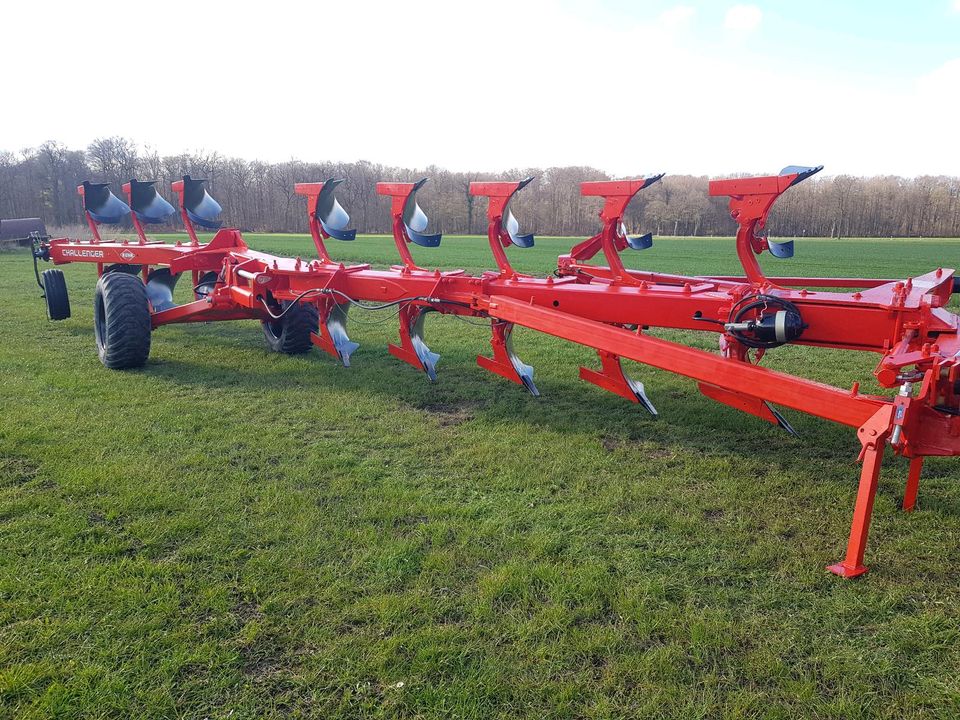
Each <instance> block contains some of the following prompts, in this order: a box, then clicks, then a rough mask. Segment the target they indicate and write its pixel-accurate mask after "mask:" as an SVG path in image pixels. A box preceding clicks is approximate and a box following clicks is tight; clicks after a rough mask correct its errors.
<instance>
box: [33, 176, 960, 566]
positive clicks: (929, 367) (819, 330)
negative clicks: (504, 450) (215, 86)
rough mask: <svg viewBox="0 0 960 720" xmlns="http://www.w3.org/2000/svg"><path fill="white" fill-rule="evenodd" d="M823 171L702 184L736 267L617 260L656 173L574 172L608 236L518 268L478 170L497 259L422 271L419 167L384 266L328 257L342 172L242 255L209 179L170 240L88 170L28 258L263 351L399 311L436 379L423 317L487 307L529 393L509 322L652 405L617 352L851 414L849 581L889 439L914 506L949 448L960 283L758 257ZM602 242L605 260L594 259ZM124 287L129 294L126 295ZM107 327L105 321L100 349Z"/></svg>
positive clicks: (315, 340) (727, 390)
mask: <svg viewBox="0 0 960 720" xmlns="http://www.w3.org/2000/svg"><path fill="white" fill-rule="evenodd" d="M819 169H820V168H797V167H790V168H786V169H785V170H784V171H783V172H782V173H781V174H780V175H776V176H770V177H761V178H746V179H736V180H720V181H713V182H711V183H710V192H711V194H712V195H719V196H727V197H729V198H730V211H731V216H732V218H733V219H734V220H735V221H736V223H737V225H738V230H737V239H736V246H737V254H738V256H739V259H740V261H741V263H742V265H743V268H744V277H721V276H716V277H706V276H702V277H687V276H680V275H670V274H665V273H654V272H645V271H639V270H631V269H628V268H626V267H625V266H624V264H623V262H622V260H621V257H620V253H621V252H622V251H624V250H626V249H627V248H633V249H645V248H648V247H650V246H651V245H652V238H651V236H650V235H644V236H640V237H630V236H629V235H628V234H627V232H626V228H625V227H624V224H623V216H624V213H625V210H626V207H627V205H628V204H629V202H630V200H631V199H632V198H633V197H634V196H635V195H636V193H638V192H639V191H641V190H642V189H643V188H645V187H648V186H649V185H651V184H652V183H654V182H656V181H658V180H659V179H660V178H661V177H662V176H659V175H658V176H653V177H650V178H644V179H640V180H629V181H612V182H596V183H594V182H590V183H583V185H582V193H583V194H584V195H590V196H598V197H601V198H602V199H603V209H602V210H601V213H600V219H601V229H600V232H599V233H598V234H597V235H595V236H594V237H592V238H589V239H587V240H585V241H584V242H582V243H580V244H578V245H576V246H575V247H574V248H572V249H571V251H570V253H569V254H567V255H562V256H561V257H560V258H559V261H558V267H557V270H556V272H555V274H554V276H548V277H544V278H540V277H531V276H529V275H525V274H522V273H518V272H517V271H515V270H514V268H513V267H512V265H511V264H510V261H509V259H508V257H507V254H506V253H505V252H504V249H505V248H506V247H508V246H510V245H514V246H517V247H521V248H522V247H530V246H531V245H532V244H533V242H534V239H533V236H532V235H530V234H521V233H520V231H519V223H518V222H517V220H516V219H515V217H514V215H513V213H512V212H511V210H510V208H509V206H510V204H511V201H512V199H513V198H514V196H515V195H516V193H517V192H519V191H520V190H522V188H523V187H524V186H525V185H527V184H528V183H529V182H530V180H531V179H530V178H527V179H525V180H522V181H519V182H480V183H473V184H472V185H471V188H470V191H471V194H473V195H477V196H485V197H487V198H488V199H489V204H488V222H489V225H488V239H489V243H490V247H491V250H492V252H493V255H494V260H495V262H496V266H497V270H496V271H490V272H485V273H482V274H480V275H470V274H468V273H466V272H464V271H463V270H452V271H446V272H441V271H439V270H427V269H424V268H422V267H419V266H418V265H417V264H416V263H415V262H414V260H413V257H412V256H411V254H410V252H409V248H408V245H409V244H410V243H414V244H418V245H421V246H424V247H435V246H437V245H439V243H440V240H441V236H440V235H439V234H430V233H427V232H426V230H427V222H428V221H427V218H426V216H425V215H424V213H423V211H422V210H421V209H420V207H419V206H418V205H417V202H416V193H417V190H418V189H419V188H420V187H421V186H422V185H423V182H424V181H420V182H418V183H380V184H378V186H377V190H378V192H379V193H380V194H382V195H386V196H389V197H390V198H391V209H392V215H393V235H394V240H395V242H396V246H397V250H398V253H399V256H400V264H399V265H396V266H393V267H391V268H390V269H387V270H379V269H373V268H371V267H370V266H369V265H366V264H357V265H345V264H343V263H339V262H336V261H334V260H333V259H331V257H330V255H329V253H328V252H327V249H326V247H325V241H326V240H328V239H329V238H331V237H333V238H335V239H339V240H347V241H349V240H353V239H354V237H355V231H354V230H351V229H349V228H348V225H349V216H348V215H347V213H346V211H344V209H343V208H342V207H341V206H340V204H339V203H338V202H337V200H336V197H335V189H336V186H337V185H338V184H339V183H340V182H342V181H338V180H328V181H327V182H324V183H302V184H298V185H297V186H296V192H297V193H298V194H301V195H304V196H305V197H306V199H307V211H308V218H309V227H310V232H311V235H312V238H313V241H314V244H315V246H316V250H317V256H318V257H317V259H315V260H307V259H303V258H299V257H298V258H282V257H276V256H273V255H270V254H267V253H263V252H258V251H255V250H251V249H250V248H249V247H248V246H247V245H246V243H245V242H244V239H243V237H242V235H241V233H240V232H239V231H238V230H235V229H228V228H220V229H218V230H217V232H216V234H215V236H214V237H213V239H212V240H210V242H207V243H201V242H199V240H198V238H197V235H196V232H195V230H194V225H195V224H199V225H201V226H203V227H205V228H208V229H214V228H218V227H219V222H218V220H217V219H216V218H217V216H218V215H219V212H220V207H219V205H217V203H216V201H214V200H213V199H212V198H211V197H210V196H209V195H208V194H207V193H206V190H205V189H204V188H203V181H200V180H194V179H191V178H190V177H189V176H187V177H184V178H183V180H182V181H177V182H175V183H173V185H172V188H173V190H174V192H175V193H176V194H177V196H178V197H179V200H180V214H181V217H182V219H183V222H184V224H185V225H186V227H187V231H188V236H189V242H186V243H182V242H177V243H175V244H162V243H156V242H152V241H150V240H149V239H148V238H147V236H146V234H145V232H144V229H143V225H144V224H145V223H148V222H158V221H163V220H166V219H167V218H168V217H169V216H171V215H172V214H173V213H174V212H175V210H174V208H173V207H172V206H171V205H170V204H169V203H167V202H166V201H165V200H163V198H161V197H160V196H159V195H157V193H156V191H155V189H154V186H153V184H152V183H138V182H137V181H131V183H129V184H127V185H125V186H124V190H125V191H126V192H127V196H128V198H129V206H128V205H127V204H126V203H123V201H121V200H119V199H118V198H116V197H115V196H113V195H112V194H111V193H110V192H109V189H108V188H106V186H103V185H92V184H90V183H84V185H82V186H80V188H78V190H79V192H80V193H81V194H82V195H84V200H85V211H86V216H87V220H88V223H89V226H90V229H91V232H92V233H93V239H92V240H91V241H78V240H73V239H68V238H60V239H55V240H51V241H49V242H44V243H41V244H39V245H38V246H37V249H36V251H35V255H36V256H37V257H39V258H43V259H46V260H51V261H53V262H54V263H55V264H57V265H60V264H64V263H71V262H92V263H96V264H97V270H98V273H99V274H100V276H101V279H100V284H98V298H99V297H100V295H101V290H100V285H109V284H111V283H112V284H116V285H124V286H125V287H127V286H128V287H130V288H132V285H131V281H130V280H129V279H123V280H121V279H118V278H116V277H114V278H111V277H110V276H111V275H112V274H113V273H116V272H118V271H119V272H122V273H123V274H124V275H126V277H127V278H130V277H134V276H135V275H139V276H140V280H137V283H142V285H143V287H144V288H145V290H146V305H145V306H144V307H143V308H142V310H141V309H137V312H141V311H142V312H145V313H149V325H150V328H157V327H160V326H162V325H166V324H170V323H186V322H208V321H212V320H236V319H254V320H259V321H261V322H262V323H263V324H264V332H265V334H266V335H267V340H268V342H269V343H270V345H271V347H274V349H280V350H283V351H286V352H298V351H303V350H304V349H307V348H309V347H310V345H311V344H312V345H316V346H317V347H319V348H320V349H322V350H323V351H325V352H326V353H328V354H329V355H331V356H332V357H334V358H335V359H337V360H339V361H340V362H342V363H343V364H344V365H346V366H348V365H349V364H350V362H351V356H352V355H353V353H354V352H355V350H356V349H357V344H356V343H354V342H352V341H351V340H350V339H349V336H348V334H347V326H348V317H349V314H348V313H349V309H350V307H351V305H355V304H362V303H377V304H378V307H384V306H397V307H398V308H399V319H400V328H399V341H398V342H397V343H396V344H392V345H390V347H389V350H390V352H391V353H392V354H393V355H394V356H396V357H397V358H399V359H400V360H403V361H404V362H407V363H409V364H410V365H412V366H414V367H416V368H417V369H420V370H423V371H424V372H425V373H426V374H427V376H428V377H429V378H430V379H431V380H435V379H436V372H437V371H436V367H437V362H438V360H439V355H437V354H436V353H434V352H432V351H431V350H430V349H429V347H428V346H427V344H426V342H425V340H424V319H425V315H426V313H428V312H439V313H444V314H454V315H461V316H468V317H473V318H485V319H488V320H489V321H490V325H491V340H490V344H491V350H492V354H491V356H489V357H488V356H483V355H481V356H478V358H477V362H478V364H479V365H480V366H481V367H483V368H486V369H488V370H490V371H491V372H493V373H495V374H497V375H500V376H501V377H503V378H506V379H507V380H510V381H511V382H514V383H516V384H518V385H522V386H524V387H525V388H527V389H528V390H529V391H530V392H531V393H533V394H534V395H537V394H539V393H538V390H537V388H536V385H535V384H534V380H533V369H532V367H531V366H530V365H527V364H526V363H524V362H522V361H521V360H520V359H519V358H518V357H517V355H516V353H515V352H514V349H513V344H512V341H511V335H512V331H513V328H514V327H515V326H518V325H519V326H522V327H527V328H531V329H533V330H537V331H540V332H544V333H547V334H549V335H553V336H555V337H559V338H563V339H565V340H569V341H571V342H575V343H579V344H581V345H585V346H587V347H591V348H593V349H594V350H596V352H597V354H598V359H599V363H600V367H599V369H591V368H580V377H581V378H582V379H584V380H586V381H588V382H591V383H593V384H595V385H598V386H599V387H602V388H604V389H606V390H608V391H610V392H613V393H615V394H617V395H620V396H622V397H624V398H626V399H627V400H629V401H631V402H634V403H637V404H639V405H641V406H642V407H644V408H645V409H646V410H648V411H649V412H650V413H652V414H654V415H656V410H655V409H654V406H653V403H652V402H651V401H650V399H649V398H648V397H647V395H646V390H645V388H644V385H643V384H642V383H640V382H638V381H636V380H634V379H631V378H629V377H628V376H627V375H626V374H625V373H624V371H623V367H622V365H621V359H622V358H627V359H630V360H635V361H637V362H639V363H643V364H646V365H650V366H653V367H657V368H661V369H663V370H668V371H670V372H674V373H678V374H680V375H684V376H686V377H689V378H692V379H693V380H695V381H696V382H697V384H698V387H699V389H700V390H701V392H702V393H703V394H704V395H706V396H707V397H709V398H711V399H713V400H715V401H717V402H720V403H723V404H726V405H729V406H731V407H733V408H736V409H738V410H741V411H743V412H746V413H749V414H752V415H754V416H756V417H758V418H760V419H761V420H765V421H766V422H769V423H771V424H773V425H777V426H780V427H783V428H784V429H786V430H788V431H790V432H793V429H792V428H791V427H790V426H789V424H788V423H787V421H786V420H785V419H784V417H783V415H782V414H781V413H780V412H779V411H778V410H777V409H775V408H774V407H773V405H771V403H773V404H776V405H779V406H784V407H788V408H792V409H794V410H799V411H801V412H805V413H809V414H812V415H816V416H818V417H821V418H824V419H827V420H831V421H833V422H837V423H841V424H843V425H848V426H850V427H853V428H857V433H858V438H859V440H860V442H861V447H862V449H861V453H860V459H861V460H862V462H863V465H862V472H861V478H860V487H859V491H858V496H857V501H856V507H855V512H854V518H853V525H852V528H851V533H850V538H849V543H848V546H847V552H846V555H845V558H844V559H843V560H842V561H841V562H839V563H837V564H834V565H831V566H830V568H829V569H830V570H831V571H832V572H834V573H836V574H838V575H841V576H844V577H854V576H857V575H860V574H862V573H864V572H866V569H867V568H866V566H865V565H864V563H863V556H864V549H865V546H866V540H867V533H868V531H869V525H870V517H871V514H872V509H873V499H874V496H875V493H876V488H877V479H878V476H879V471H880V466H881V462H882V458H883V454H884V450H885V448H886V446H887V445H890V446H891V447H892V449H893V452H894V453H896V454H899V455H904V456H906V457H908V458H910V459H911V463H910V473H909V477H908V482H907V488H906V492H905V495H904V504H903V505H904V509H905V510H911V509H913V507H914V505H915V501H916V495H917V487H918V483H919V477H920V473H921V469H922V464H923V459H924V457H926V456H929V455H957V454H960V369H958V368H960V360H958V358H960V338H958V333H957V331H958V317H957V316H956V315H954V314H952V313H950V312H948V311H947V310H946V309H945V306H946V305H947V303H948V302H949V300H950V296H951V294H952V293H953V292H954V290H955V289H956V284H955V280H954V271H953V270H951V269H945V268H937V269H934V270H933V271H931V272H929V273H927V274H924V275H921V276H919V277H915V278H909V279H905V280H874V279H853V278H797V277H784V278H768V277H766V276H765V275H764V273H763V271H762V269H761V268H760V265H759V263H758V262H757V256H758V255H759V254H760V253H762V252H763V251H764V250H767V251H770V252H771V253H772V254H775V255H776V256H778V257H789V256H790V255H792V254H793V246H792V243H774V242H772V241H770V240H769V239H768V238H766V237H765V236H764V235H763V232H762V231H763V229H764V226H765V224H766V220H767V215H768V213H769V211H770V209H771V207H772V206H773V204H774V202H775V201H776V199H777V197H779V196H780V195H781V194H782V193H783V192H785V191H786V190H787V189H789V188H790V187H791V186H792V185H795V184H796V183H798V182H800V181H802V180H804V179H806V178H807V177H809V176H810V175H812V174H814V173H815V172H817V171H818V170H819ZM127 213H130V214H131V217H132V219H133V223H134V229H135V231H136V233H137V239H136V240H131V241H127V240H125V241H119V242H106V241H103V240H102V238H101V237H100V234H99V232H98V230H97V226H98V224H100V223H102V222H117V221H119V220H120V219H122V218H123V217H124V216H125V215H126V214H127ZM600 253H602V254H603V256H604V257H605V259H606V265H603V266H598V265H593V264H591V263H590V262H589V261H590V260H591V259H592V258H593V257H594V256H596V255H598V254H600ZM52 273H59V271H49V270H48V271H46V272H45V273H44V280H45V282H44V283H43V285H42V286H45V287H47V288H48V306H50V307H51V308H52V307H53V305H51V303H56V301H57V300H58V297H57V293H58V292H59V290H58V287H59V284H62V276H60V275H55V274H52ZM184 274H187V275H188V276H189V277H191V278H192V283H193V288H194V299H193V301H191V302H187V303H185V304H179V305H178V304H175V303H174V302H173V288H174V285H175V283H176V282H177V280H178V278H180V277H181V276H182V275H184ZM842 288H848V289H852V290H851V291H841V289H842ZM65 292H66V290H65V286H64V287H63V293H64V294H65ZM51 296H53V297H51ZM133 296H136V297H139V295H136V293H135V292H134V291H133V290H131V297H133ZM98 302H99V301H98ZM140 302H141V301H140V300H135V303H140ZM68 307H69V306H68ZM98 308H100V306H99V305H98ZM67 312H69V310H68V311H67ZM99 312H101V311H100V310H98V313H99ZM102 312H104V313H107V314H109V312H108V310H102ZM117 312H119V311H117ZM51 317H52V318H54V314H53V312H52V310H51ZM97 317H98V318H100V315H98V316H97ZM54 319H57V318H54ZM97 322H98V323H99V322H101V320H100V319H98V321H97ZM105 327H106V326H105V325H104V326H102V327H101V325H98V344H100V345H101V357H102V358H103V357H104V347H103V343H101V342H100V341H101V334H103V333H106V329H105ZM649 327H662V328H678V329H686V330H700V331H712V332H716V333H717V334H718V335H719V340H720V352H719V353H709V352H705V351H702V350H698V349H695V348H691V347H687V346H685V345H682V344H679V343H675V342H671V341H667V340H664V339H660V338H656V337H652V336H650V335H648V334H646V333H645V332H644V331H645V330H646V329H647V328H649ZM296 328H300V329H301V330H302V329H303V328H306V330H305V332H307V333H308V335H306V336H303V337H300V338H296V337H293V336H292V335H293V333H295V332H300V331H301V330H296ZM104 337H106V335H104ZM104 342H106V340H105V341H104ZM786 343H796V344H803V345H812V346H818V347H825V348H834V349H841V350H860V351H870V352H875V353H877V354H879V356H880V361H879V364H878V365H877V368H876V371H875V375H876V378H877V380H878V381H879V383H880V385H882V386H883V387H885V388H898V390H899V391H898V393H897V394H896V395H895V396H894V397H892V398H891V397H886V396H873V395H866V394H861V393H860V392H859V385H858V384H854V386H853V387H852V388H850V389H841V388H836V387H832V386H829V385H825V384H823V383H819V382H815V381H812V380H808V379H805V378H800V377H796V376H793V375H789V374H785V373H782V372H776V371H773V370H769V369H767V368H764V367H762V366H760V365H759V362H760V359H761V358H762V357H763V355H764V354H765V353H766V352H768V351H770V350H772V349H774V348H776V347H779V346H781V345H783V344H786ZM147 348H148V349H149V338H147ZM138 357H139V356H138ZM145 358H146V355H143V359H144V360H145ZM105 362H106V361H105ZM116 366H118V367H122V366H124V363H123V362H120V363H118V364H116Z"/></svg>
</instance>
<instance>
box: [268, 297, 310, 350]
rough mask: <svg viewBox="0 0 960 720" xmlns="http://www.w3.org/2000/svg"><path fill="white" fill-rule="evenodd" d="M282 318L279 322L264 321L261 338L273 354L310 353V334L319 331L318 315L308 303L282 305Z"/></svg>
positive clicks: (286, 303) (285, 303)
mask: <svg viewBox="0 0 960 720" xmlns="http://www.w3.org/2000/svg"><path fill="white" fill-rule="evenodd" d="M282 307H283V311H284V316H283V317H282V318H280V319H279V320H270V321H264V322H263V323H261V324H262V325H263V336H264V337H265V338H266V339H267V345H268V346H269V347H270V349H271V350H273V351H274V352H280V353H285V354H287V355H299V354H301V353H306V352H310V350H311V348H313V341H311V340H310V333H315V332H318V331H319V328H320V313H319V311H318V310H317V306H316V305H310V304H309V303H296V304H294V305H293V306H292V307H291V303H289V302H284V303H283V306H282Z"/></svg>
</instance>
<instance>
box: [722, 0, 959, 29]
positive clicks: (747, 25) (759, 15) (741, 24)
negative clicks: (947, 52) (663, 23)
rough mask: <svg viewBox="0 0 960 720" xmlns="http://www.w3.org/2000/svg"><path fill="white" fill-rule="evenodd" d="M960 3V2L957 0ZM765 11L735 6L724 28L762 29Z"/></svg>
mask: <svg viewBox="0 0 960 720" xmlns="http://www.w3.org/2000/svg"><path fill="white" fill-rule="evenodd" d="M957 1H958V2H960V0H957ZM762 19H763V11H762V10H761V9H760V8H758V7H757V6H756V5H734V6H733V7H732V8H730V9H729V10H727V14H726V16H725V17H724V18H723V27H725V28H726V29H727V30H732V31H734V32H740V33H748V32H753V31H754V30H756V29H757V28H758V27H760V21H761V20H762Z"/></svg>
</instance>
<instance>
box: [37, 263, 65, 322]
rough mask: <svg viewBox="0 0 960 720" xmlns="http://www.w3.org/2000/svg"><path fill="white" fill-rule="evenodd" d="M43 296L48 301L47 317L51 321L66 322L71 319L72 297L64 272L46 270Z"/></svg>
mask: <svg viewBox="0 0 960 720" xmlns="http://www.w3.org/2000/svg"><path fill="white" fill-rule="evenodd" d="M40 277H41V278H43V295H44V299H45V300H46V301H47V317H48V318H50V319H51V320H66V319H67V318H68V317H70V296H69V295H68V294H67V279H66V278H65V277H64V276H63V271H62V270H44V271H43V272H42V273H41V275H40Z"/></svg>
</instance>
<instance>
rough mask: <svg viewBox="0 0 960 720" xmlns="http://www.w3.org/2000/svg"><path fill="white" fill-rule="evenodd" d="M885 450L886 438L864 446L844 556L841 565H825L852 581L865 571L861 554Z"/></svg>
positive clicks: (865, 543) (864, 545)
mask: <svg viewBox="0 0 960 720" xmlns="http://www.w3.org/2000/svg"><path fill="white" fill-rule="evenodd" d="M885 447H886V443H885V438H880V439H877V440H875V441H874V442H873V443H871V444H869V445H865V446H864V455H863V467H862V468H861V470H860V488H859V490H857V504H856V507H854V509H853V524H852V525H851V527H850V540H849V542H848V543H847V556H846V557H845V558H844V560H843V562H839V563H837V564H835V565H828V566H827V570H829V571H830V572H832V573H833V574H834V575H839V576H840V577H845V578H855V577H857V576H858V575H863V574H864V573H865V572H867V566H866V565H864V564H863V552H864V550H865V549H866V547H867V535H868V534H869V532H870V518H871V516H872V515H873V500H874V497H875V496H876V494H877V482H878V480H879V478H880V465H881V464H882V462H883V451H884V448H885Z"/></svg>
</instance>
